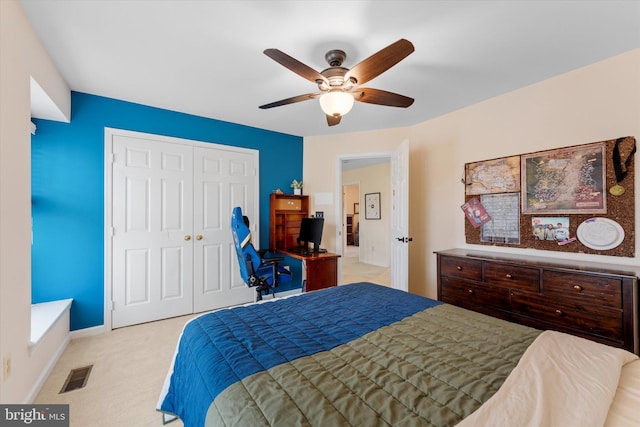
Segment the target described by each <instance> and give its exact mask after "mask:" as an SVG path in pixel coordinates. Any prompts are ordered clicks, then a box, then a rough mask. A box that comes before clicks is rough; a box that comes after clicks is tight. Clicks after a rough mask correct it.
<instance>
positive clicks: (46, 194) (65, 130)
mask: <svg viewBox="0 0 640 427" xmlns="http://www.w3.org/2000/svg"><path fill="white" fill-rule="evenodd" d="M71 110H72V111H71V123H60V122H54V121H48V120H35V119H34V123H36V125H37V132H36V135H33V137H32V140H31V153H32V154H31V157H32V159H31V160H32V164H31V175H32V189H31V190H32V197H33V199H32V203H33V207H32V212H33V246H32V302H33V303H39V302H46V301H52V300H57V299H63V298H73V299H74V302H73V306H72V309H71V329H72V330H77V329H84V328H89V327H93V326H99V325H102V324H103V323H104V319H103V317H104V316H103V315H104V239H105V236H104V128H105V127H111V128H117V129H126V130H131V131H136V132H146V133H152V134H158V135H165V136H172V137H177V138H185V139H193V140H197V141H205V142H212V143H216V144H224V145H231V146H235V147H244V148H252V149H256V150H259V151H260V246H261V247H263V248H266V247H268V245H269V194H270V193H271V192H272V190H274V189H276V188H281V189H282V190H284V191H287V190H289V183H290V182H291V180H292V179H294V178H295V179H298V180H299V179H302V149H303V138H302V137H299V136H294V135H288V134H282V133H277V132H271V131H267V130H264V129H258V128H253V127H248V126H243V125H239V124H234V123H229V122H223V121H219V120H213V119H208V118H204V117H198V116H193V115H189V114H184V113H178V112H175V111H169V110H163V109H159V108H154V107H149V106H145V105H140V104H134V103H130V102H125V101H119V100H115V99H110V98H104V97H100V96H95V95H89V94H85V93H79V92H72V94H71ZM229 216H231V212H229ZM292 285H293V287H296V286H297V287H300V283H299V281H297V283H295V282H294V283H292V284H290V287H291V286H292Z"/></svg>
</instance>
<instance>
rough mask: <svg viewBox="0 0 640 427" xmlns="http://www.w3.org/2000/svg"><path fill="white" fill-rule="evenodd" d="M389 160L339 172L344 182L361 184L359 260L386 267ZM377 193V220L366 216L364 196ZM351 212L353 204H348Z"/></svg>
mask: <svg viewBox="0 0 640 427" xmlns="http://www.w3.org/2000/svg"><path fill="white" fill-rule="evenodd" d="M390 175H391V163H390V162H386V163H381V164H379V165H375V166H368V167H364V168H359V169H355V170H352V171H348V172H344V173H343V174H342V179H343V182H358V183H359V184H360V198H359V203H360V206H361V209H360V214H359V215H358V220H359V221H360V261H361V262H364V263H366V264H373V265H377V266H380V267H389V259H390V255H389V251H390V245H391V243H390V240H389V238H390V237H389V231H390V227H391V225H390V221H389V219H390V217H391V203H390V201H391V195H390V189H391V183H390V179H391V176H390ZM367 193H380V219H366V218H365V207H364V196H365V194H367ZM349 209H350V211H353V203H352V204H351V206H350V207H349Z"/></svg>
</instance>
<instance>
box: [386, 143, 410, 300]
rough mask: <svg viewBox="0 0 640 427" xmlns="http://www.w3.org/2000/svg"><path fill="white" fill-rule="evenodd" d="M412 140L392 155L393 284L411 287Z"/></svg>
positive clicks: (403, 287) (405, 289) (396, 287)
mask: <svg viewBox="0 0 640 427" xmlns="http://www.w3.org/2000/svg"><path fill="white" fill-rule="evenodd" d="M410 241H411V237H409V141H408V140H404V141H403V142H402V144H400V146H399V147H398V148H397V149H396V150H395V151H394V153H393V155H392V156H391V287H393V288H395V289H400V290H402V291H408V290H409V242H410Z"/></svg>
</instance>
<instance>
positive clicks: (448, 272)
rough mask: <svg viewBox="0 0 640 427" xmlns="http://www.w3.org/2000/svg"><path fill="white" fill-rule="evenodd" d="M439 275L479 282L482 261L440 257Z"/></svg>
mask: <svg viewBox="0 0 640 427" xmlns="http://www.w3.org/2000/svg"><path fill="white" fill-rule="evenodd" d="M440 274H441V275H443V276H449V277H459V278H461V279H469V280H478V281H479V280H482V261H478V260H473V259H466V258H458V257H442V258H441V259H440Z"/></svg>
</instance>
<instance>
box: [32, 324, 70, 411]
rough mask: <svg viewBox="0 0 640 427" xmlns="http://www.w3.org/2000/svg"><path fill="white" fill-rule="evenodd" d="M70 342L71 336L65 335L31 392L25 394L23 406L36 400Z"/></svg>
mask: <svg viewBox="0 0 640 427" xmlns="http://www.w3.org/2000/svg"><path fill="white" fill-rule="evenodd" d="M70 341H71V336H70V334H67V336H66V338H65V339H64V341H62V343H60V345H59V346H58V349H57V350H56V352H55V353H54V354H53V355H52V356H51V358H50V359H49V362H48V363H47V365H46V366H45V368H44V369H43V370H42V372H40V375H39V376H38V379H37V380H36V382H35V383H34V384H33V387H31V390H29V393H28V394H27V396H26V397H25V399H24V401H23V402H22V403H23V404H31V403H33V401H34V400H36V397H38V394H39V393H40V390H42V387H44V384H45V382H46V381H47V378H49V375H51V373H52V372H53V368H55V366H56V364H57V363H58V360H60V357H62V354H63V353H64V351H65V350H66V349H67V346H68V345H69V342H70Z"/></svg>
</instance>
